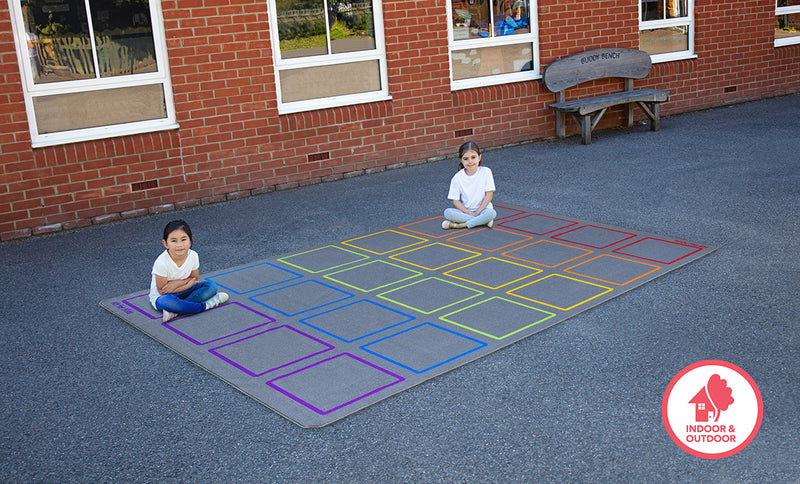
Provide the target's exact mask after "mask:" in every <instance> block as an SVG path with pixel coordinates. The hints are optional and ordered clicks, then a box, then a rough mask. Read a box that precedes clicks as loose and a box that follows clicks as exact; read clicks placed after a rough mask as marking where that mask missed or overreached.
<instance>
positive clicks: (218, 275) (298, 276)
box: [206, 262, 304, 294]
mask: <svg viewBox="0 0 800 484" xmlns="http://www.w3.org/2000/svg"><path fill="white" fill-rule="evenodd" d="M264 264H266V265H268V266H272V267H274V268H276V269H280V270H282V271H283V272H288V273H289V274H293V275H294V276H295V277H290V278H289V279H285V280H283V281H279V282H273V283H272V284H267V285H266V286H261V287H257V288H255V289H250V290H249V291H245V292H239V291H236V290H234V289H231V288H230V287H228V286H225V285H223V284H220V283H219V282H217V281H214V278H215V277H220V276H224V275H226V274H233V273H234V272H239V271H243V270H246V269H252V268H253V267H258V266H263V265H264ZM301 277H304V276H303V275H302V274H298V273H296V272H294V271H290V270H289V269H284V268H283V267H278V266H276V265H275V264H270V263H269V262H261V263H259V264H253V265H251V266H247V267H242V268H241V269H234V270H232V271H228V272H223V273H222V274H216V275H214V276H211V277H206V279H208V280H210V281H214V283H215V284H217V285H218V286H219V287H222V288H225V289H227V290H228V291H230V292H232V293H234V294H247V293H248V292H253V291H259V290H261V289H264V288H265V287H272V286H275V285H278V284H283V283H284V282H289V281H294V280H295V279H300V278H301Z"/></svg>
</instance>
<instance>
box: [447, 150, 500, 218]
mask: <svg viewBox="0 0 800 484" xmlns="http://www.w3.org/2000/svg"><path fill="white" fill-rule="evenodd" d="M458 159H459V164H458V172H457V173H456V174H455V175H454V176H453V178H452V179H451V180H450V191H449V192H448V194H447V198H448V199H449V200H451V201H452V202H453V205H454V206H455V208H452V207H451V208H447V209H445V211H444V218H445V219H446V220H445V221H443V222H442V228H443V229H463V228H472V227H477V226H480V225H487V226H489V228H491V227H492V226H493V225H494V219H495V217H497V212H495V210H494V207H493V206H492V197H493V195H494V190H495V187H494V177H493V176H492V170H490V169H489V168H488V167H486V166H483V163H482V162H481V149H480V148H479V147H478V145H477V144H475V143H474V142H472V141H467V142H466V143H464V144H463V145H461V147H460V148H459V149H458Z"/></svg>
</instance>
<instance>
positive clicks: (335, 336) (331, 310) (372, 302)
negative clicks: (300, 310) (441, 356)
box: [300, 299, 416, 343]
mask: <svg viewBox="0 0 800 484" xmlns="http://www.w3.org/2000/svg"><path fill="white" fill-rule="evenodd" d="M360 302H367V303H370V304H372V305H374V306H378V307H380V308H383V309H388V310H389V311H391V312H393V313H397V314H400V315H402V316H407V317H408V319H406V320H405V321H401V322H399V323H395V324H393V325H391V326H387V327H385V328H383V329H379V330H378V331H373V332H371V333H369V334H365V335H363V336H359V337H358V338H355V339H344V338H342V337H340V336H338V335H336V334H333V333H331V332H329V331H325V330H324V329H321V328H318V327H316V326H314V325H313V324H311V323H309V322H308V320H309V319H314V318H316V317H317V316H322V315H324V314H328V313H332V312H334V311H338V310H340V309H344V308H346V307H347V306H352V305H353V304H358V303H360ZM414 319H416V318H415V317H414V316H411V315H410V314H406V313H404V312H400V311H398V310H396V309H392V308H390V307H388V306H384V305H383V304H379V303H376V302H375V301H370V300H369V299H359V300H358V301H353V302H351V303H348V304H345V305H344V306H340V307H338V308H333V309H329V310H327V311H324V312H321V313H319V314H315V315H313V316H309V317H307V318H303V319H301V320H300V322H301V323H303V324H305V325H306V326H310V327H312V328H314V329H316V330H317V331H319V332H321V333H325V334H327V335H328V336H333V337H334V338H336V339H338V340H339V341H344V342H345V343H353V342H354V341H358V340H360V339H364V338H367V337H369V336H372V335H375V334H378V333H381V332H383V331H386V330H388V329H391V328H394V327H397V326H400V325H401V324H406V323H407V322H409V321H413V320H414Z"/></svg>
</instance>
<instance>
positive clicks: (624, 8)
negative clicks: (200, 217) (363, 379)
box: [0, 0, 800, 240]
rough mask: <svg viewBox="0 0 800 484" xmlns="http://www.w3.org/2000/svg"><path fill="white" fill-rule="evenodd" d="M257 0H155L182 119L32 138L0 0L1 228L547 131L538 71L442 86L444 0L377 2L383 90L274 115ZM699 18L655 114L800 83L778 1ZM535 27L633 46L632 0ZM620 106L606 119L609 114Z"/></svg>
mask: <svg viewBox="0 0 800 484" xmlns="http://www.w3.org/2000/svg"><path fill="white" fill-rule="evenodd" d="M266 4H267V2H264V1H263V0H180V2H179V1H177V0H165V1H163V3H162V8H163V13H164V24H165V30H166V37H167V48H168V54H169V62H170V72H171V76H172V88H173V91H174V101H175V107H176V111H177V118H178V119H177V120H178V123H179V124H180V128H179V129H177V130H172V131H165V132H157V133H149V134H143V135H134V136H125V137H118V138H112V139H108V140H101V141H94V142H84V143H76V144H68V145H62V146H56V147H49V148H41V149H31V144H30V135H29V132H28V125H27V117H26V113H25V107H24V100H23V95H22V87H21V85H20V76H19V72H18V69H19V68H18V63H17V58H16V53H15V49H14V45H13V38H12V35H11V33H10V32H11V23H10V19H9V15H8V10H7V7H6V4H5V3H4V2H0V9H2V11H3V15H0V60H1V61H2V63H0V80H1V81H2V82H0V126H2V131H0V181H2V183H1V184H0V239H2V240H11V239H18V238H22V237H27V236H30V235H36V234H39V233H48V232H55V231H59V230H65V229H71V228H75V227H80V226H84V225H90V224H94V223H101V222H104V221H108V220H115V219H120V218H128V217H136V216H141V215H144V214H147V213H155V212H160V211H167V210H174V209H179V208H182V207H187V206H193V205H199V204H206V203H214V202H219V201H223V200H228V199H233V198H240V197H245V196H251V195H254V194H260V193H264V192H268V191H271V190H279V189H284V188H291V187H297V186H301V185H306V184H311V183H319V182H324V181H330V180H335V179H339V178H343V177H349V176H355V175H360V174H365V173H372V172H376V171H381V170H385V169H391V168H395V167H400V166H406V165H409V164H414V163H422V162H425V161H426V160H430V159H440V158H443V157H446V156H453V154H454V152H455V151H456V149H457V147H458V145H459V144H460V143H461V142H463V140H465V139H468V138H471V139H475V140H476V141H478V142H479V143H480V144H481V145H482V146H484V147H493V146H502V145H506V144H510V143H517V142H522V141H528V140H533V139H540V138H546V137H550V136H553V135H554V115H553V114H551V112H550V111H549V110H548V109H547V104H548V103H549V102H552V100H553V94H552V93H549V92H547V91H546V90H544V88H543V87H542V85H541V83H540V82H538V81H534V82H522V83H513V84H507V85H502V86H491V87H485V88H476V89H467V90H461V91H451V90H450V81H449V55H448V49H447V25H446V21H447V19H446V13H445V12H446V10H445V6H444V3H443V2H422V1H417V0H412V1H402V2H401V1H397V0H384V2H383V8H384V24H385V31H384V34H385V37H386V51H387V63H388V78H389V92H390V94H391V96H392V99H391V100H390V101H383V102H377V103H370V104H363V105H355V106H347V107H342V108H333V109H323V110H318V111H311V112H304V113H296V114H288V115H278V112H277V99H276V93H275V84H274V67H273V63H272V50H271V49H272V48H271V43H270V38H269V32H268V30H269V22H268V12H267V7H266ZM695 18H696V24H695V25H696V36H695V52H696V54H697V57H696V58H694V59H689V60H681V61H676V62H667V63H661V64H656V65H654V67H653V71H652V72H651V75H650V77H649V78H648V79H646V80H644V81H639V82H638V83H637V85H638V86H653V87H659V88H665V89H669V90H670V91H671V99H670V102H669V103H667V104H665V105H664V106H663V107H662V112H664V113H665V114H676V113H680V112H686V111H690V110H695V109H701V108H708V107H713V106H719V105H724V104H729V103H734V102H741V101H745V100H752V99H759V98H764V97H769V96H775V95H781V94H788V93H797V92H800V46H792V47H781V48H777V49H776V48H774V47H773V40H772V39H773V26H774V5H773V4H771V3H770V2H764V1H755V0H746V1H737V2H734V1H733V0H727V1H726V2H722V3H720V2H708V1H706V0H697V2H696V8H695ZM418 19H425V22H421V21H418ZM539 35H540V56H541V62H542V66H545V65H546V64H547V63H549V62H552V61H553V60H555V59H557V58H559V57H562V56H565V55H567V54H571V53H574V52H578V51H582V50H586V49H590V48H594V47H603V46H623V47H631V48H637V47H638V42H639V33H638V11H637V2H636V1H633V0H632V1H627V2H614V1H610V0H606V1H600V0H596V1H584V0H569V1H564V0H559V1H556V0H542V1H541V3H540V5H539ZM621 85H622V83H621V81H619V80H610V81H603V82H599V81H598V82H594V83H590V84H588V85H583V86H578V87H576V88H573V89H571V90H569V91H568V93H567V96H568V98H569V97H572V96H579V95H585V94H589V93H593V92H600V91H610V90H614V89H620V88H621ZM619 112H620V110H616V111H612V112H609V113H608V114H606V116H605V117H604V120H603V123H601V127H602V126H614V125H618V124H619V116H618V113H619ZM615 114H617V115H616V116H615ZM571 129H573V132H574V128H571Z"/></svg>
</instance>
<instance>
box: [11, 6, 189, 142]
mask: <svg viewBox="0 0 800 484" xmlns="http://www.w3.org/2000/svg"><path fill="white" fill-rule="evenodd" d="M10 4H11V8H12V13H13V15H14V34H15V38H16V40H17V55H18V58H19V59H20V69H21V72H22V79H23V86H24V87H23V89H24V92H25V103H26V107H27V111H28V123H29V125H30V129H31V139H32V142H33V145H34V146H47V145H54V144H62V143H70V142H75V141H83V140H88V139H98V138H105V137H110V136H119V135H123V134H132V133H137V132H146V131H154V130H158V129H168V128H173V127H175V126H176V125H175V113H174V107H173V105H172V92H171V86H170V84H169V80H168V74H167V66H166V55H165V49H164V34H163V29H162V20H161V10H160V3H159V1H158V0H12V1H11V2H10Z"/></svg>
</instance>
